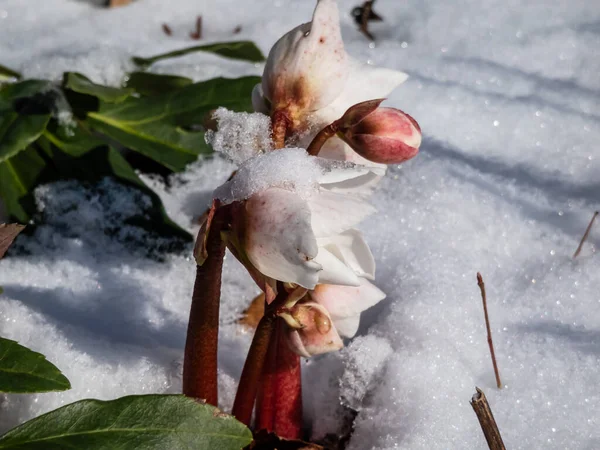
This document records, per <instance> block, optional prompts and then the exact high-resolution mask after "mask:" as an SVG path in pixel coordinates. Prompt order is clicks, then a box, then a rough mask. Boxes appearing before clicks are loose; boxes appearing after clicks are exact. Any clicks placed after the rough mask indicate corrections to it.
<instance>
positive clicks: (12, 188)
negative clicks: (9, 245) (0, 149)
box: [0, 146, 58, 223]
mask: <svg viewBox="0 0 600 450" xmlns="http://www.w3.org/2000/svg"><path fill="white" fill-rule="evenodd" d="M57 178H58V175H57V174H56V172H55V171H54V170H53V169H52V167H51V166H47V165H46V161H45V160H44V159H43V158H42V157H41V156H40V155H39V153H38V152H37V150H36V149H35V148H34V147H33V146H29V147H27V148H26V149H25V150H23V151H22V152H19V153H18V154H17V155H15V156H13V157H12V158H10V159H7V160H6V161H4V162H2V163H0V197H2V200H3V201H4V206H5V208H6V212H7V213H8V215H9V217H12V218H14V219H16V220H18V221H19V222H21V223H26V222H28V221H29V220H30V218H31V216H32V214H33V213H34V212H35V211H36V206H35V201H34V198H33V190H34V189H35V187H36V186H38V185H39V184H42V183H45V182H49V181H53V180H55V179H57Z"/></svg>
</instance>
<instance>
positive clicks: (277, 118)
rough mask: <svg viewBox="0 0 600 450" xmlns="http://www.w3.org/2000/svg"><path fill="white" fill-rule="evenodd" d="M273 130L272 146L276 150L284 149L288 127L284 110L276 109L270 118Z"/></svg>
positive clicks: (287, 117) (288, 120)
mask: <svg viewBox="0 0 600 450" xmlns="http://www.w3.org/2000/svg"><path fill="white" fill-rule="evenodd" d="M271 125H272V128H273V136H272V139H273V145H274V147H275V148H276V149H278V148H284V147H285V136H286V134H287V130H288V127H289V125H290V118H289V116H288V112H287V111H286V110H285V109H278V110H276V111H275V112H274V113H273V116H272V117H271Z"/></svg>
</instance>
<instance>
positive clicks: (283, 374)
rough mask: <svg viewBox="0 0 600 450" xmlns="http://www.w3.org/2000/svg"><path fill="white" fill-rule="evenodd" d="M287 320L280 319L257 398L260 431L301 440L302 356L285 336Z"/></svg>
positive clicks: (258, 427) (257, 418) (257, 419)
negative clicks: (290, 345)
mask: <svg viewBox="0 0 600 450" xmlns="http://www.w3.org/2000/svg"><path fill="white" fill-rule="evenodd" d="M285 326H286V325H285V323H284V321H283V319H277V324H276V329H275V333H274V334H273V337H272V339H271V342H270V344H269V352H268V356H267V361H266V363H265V367H264V370H263V376H262V379H261V384H260V387H259V391H258V396H257V399H256V423H255V428H256V429H257V430H261V429H266V430H267V431H269V432H274V433H275V434H277V435H278V436H279V437H282V438H284V439H299V438H300V435H301V431H302V378H301V367H300V357H299V356H298V355H296V354H295V353H293V352H292V351H291V350H290V348H289V346H288V344H287V342H286V340H285V336H284V332H285V331H284V328H285Z"/></svg>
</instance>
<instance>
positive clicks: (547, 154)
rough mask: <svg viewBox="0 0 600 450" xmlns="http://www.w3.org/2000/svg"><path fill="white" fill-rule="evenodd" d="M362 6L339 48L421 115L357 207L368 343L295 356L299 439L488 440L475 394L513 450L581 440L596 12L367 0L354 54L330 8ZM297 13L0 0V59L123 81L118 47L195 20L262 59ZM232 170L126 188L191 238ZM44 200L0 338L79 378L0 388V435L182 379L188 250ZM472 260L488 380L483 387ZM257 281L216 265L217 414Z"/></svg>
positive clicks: (14, 272)
mask: <svg viewBox="0 0 600 450" xmlns="http://www.w3.org/2000/svg"><path fill="white" fill-rule="evenodd" d="M358 3H360V2H358V1H350V0H343V1H340V5H341V6H340V7H341V11H342V22H343V23H342V26H343V29H342V32H343V35H344V38H345V41H346V46H347V49H348V51H349V53H351V54H352V55H353V56H354V57H356V58H358V59H360V60H361V61H363V62H368V63H370V64H375V65H379V66H385V67H389V68H395V69H398V70H403V71H405V72H407V73H408V74H409V75H410V78H409V80H408V81H407V82H406V83H404V84H403V85H402V86H401V87H400V88H399V89H397V90H396V91H395V92H394V93H393V94H392V95H391V96H390V98H389V100H388V101H387V104H389V105H391V106H395V107H398V108H400V109H402V110H404V111H406V112H407V113H409V114H411V116H413V117H415V118H416V119H417V121H418V122H419V124H420V125H421V128H422V130H423V133H424V140H423V144H422V146H421V152H420V154H419V155H418V156H417V157H416V158H414V159H413V160H411V161H409V162H407V163H404V164H402V165H401V166H396V167H392V168H390V170H389V171H388V174H387V175H386V177H385V179H384V180H383V182H382V184H381V185H380V186H379V187H378V188H377V190H376V192H375V194H374V196H373V197H372V202H373V204H374V206H376V207H377V208H378V210H379V212H378V214H375V215H373V216H371V217H370V218H369V219H368V220H367V221H365V222H364V223H363V224H362V226H361V228H362V230H363V232H364V234H365V237H366V239H367V241H368V242H369V244H370V246H371V248H372V250H373V253H374V255H375V259H376V261H377V264H378V266H377V279H376V283H377V285H378V286H379V287H380V288H381V289H382V290H383V291H384V292H386V294H387V299H386V300H385V301H384V302H382V304H380V305H378V306H376V307H374V308H373V309H372V310H370V311H368V312H367V313H366V314H364V316H363V320H362V326H361V331H360V334H361V335H362V336H359V337H358V338H355V340H354V341H352V342H351V343H350V345H349V346H348V347H346V348H345V349H344V350H343V352H342V353H341V354H340V353H337V354H329V355H325V356H323V357H319V358H315V359H313V360H310V361H309V362H307V363H306V364H305V367H304V369H305V370H304V382H305V403H306V407H305V409H306V411H305V416H306V419H307V421H308V426H309V428H310V429H312V431H313V433H314V435H315V436H324V435H325V434H328V433H334V434H335V433H338V432H340V431H341V429H342V428H343V426H344V422H345V421H346V420H347V418H348V417H349V411H348V409H347V407H348V406H352V407H353V408H355V409H356V410H357V411H358V413H357V415H356V420H355V428H354V432H353V435H352V438H351V440H350V444H349V448H350V449H356V450H358V449H360V450H363V449H377V450H383V449H386V450H387V449H393V448H407V449H446V448H464V449H468V448H486V447H485V446H486V444H485V441H484V438H483V435H482V433H481V430H480V429H479V424H478V422H477V419H476V417H475V414H474V413H473V411H472V409H471V407H470V405H469V400H470V399H471V397H472V395H473V393H474V392H475V389H474V388H475V386H479V387H480V388H481V389H483V391H484V392H485V394H486V396H487V397H488V400H489V402H490V404H491V407H492V409H493V412H494V416H495V418H496V421H497V423H498V426H499V428H500V430H501V432H502V435H503V438H504V441H505V444H506V446H507V448H511V449H528V448H547V449H559V448H560V449H563V448H572V449H575V448H597V447H599V446H600V427H599V422H600V415H599V414H598V411H599V410H600V394H599V393H598V389H597V386H598V385H600V371H598V367H599V363H600V361H599V360H600V350H599V349H600V308H599V302H600V297H599V295H598V283H599V282H600V274H599V272H598V258H597V257H598V255H597V254H596V249H597V248H598V245H599V243H600V238H598V235H599V234H598V230H597V229H596V228H594V229H593V230H592V232H591V234H590V238H589V240H588V242H587V244H586V245H585V246H584V249H583V251H582V253H581V255H580V256H579V257H578V258H577V259H576V260H572V258H571V255H572V254H573V252H574V250H575V248H576V247H577V245H578V243H579V239H580V238H581V235H582V234H583V231H584V230H585V227H586V226H587V223H588V221H589V219H590V218H591V216H592V213H593V211H594V210H597V209H598V208H599V206H600V205H599V203H600V199H599V192H600V184H599V182H598V173H599V172H600V154H599V152H598V149H597V145H598V142H599V138H600V124H599V120H598V119H599V115H598V113H597V104H598V101H599V100H600V79H599V78H598V76H597V74H598V73H599V71H600V50H598V49H600V28H599V25H598V24H599V23H600V7H599V6H598V4H597V3H596V2H590V1H584V0H575V1H572V2H568V3H560V2H558V3H557V2H551V1H549V0H533V1H531V2H520V1H519V2H518V1H516V0H509V1H506V0H504V1H499V0H481V1H472V0H471V1H467V0H461V1H458V2H451V3H449V2H443V1H440V0H432V1H430V2H426V3H425V2H419V1H416V0H408V1H403V2H397V1H392V0H379V1H378V2H377V3H376V8H375V9H376V10H377V11H378V13H379V14H381V15H383V16H384V18H385V21H384V22H383V23H381V24H374V25H373V27H372V31H373V33H374V34H375V35H376V37H377V38H378V40H377V42H376V43H375V44H374V45H369V43H368V42H367V41H366V40H365V38H364V37H363V36H362V35H360V34H359V33H358V32H357V31H356V29H355V25H354V23H353V20H352V18H351V17H350V15H349V14H348V13H349V11H350V10H351V8H352V7H353V6H355V5H356V4H358ZM313 6H314V3H313V2H312V1H298V0H276V1H272V2H240V1H236V0H223V1H221V2H208V1H199V0H193V1H192V0H179V1H173V2H164V1H160V0H138V1H137V2H135V3H134V4H132V5H130V6H127V7H124V8H120V9H114V10H104V9H97V8H94V7H92V6H90V5H89V4H86V3H84V2H75V1H68V0H47V1H44V2H22V0H5V1H4V2H2V4H1V5H0V55H1V58H0V59H1V61H0V63H2V64H3V65H6V66H8V67H11V68H14V69H16V70H20V71H22V72H23V73H24V74H25V76H27V77H34V76H40V77H42V76H43V77H51V78H54V79H58V78H60V75H61V73H62V71H65V70H77V71H80V72H82V73H84V74H85V75H86V76H89V77H90V78H91V79H92V80H93V81H96V82H106V83H111V84H114V85H117V84H119V82H120V81H121V80H122V79H123V76H124V74H125V72H126V71H128V70H132V68H133V67H132V65H131V63H130V61H129V57H130V56H131V55H136V56H151V55H154V54H158V53H161V52H163V51H168V50H173V49H176V48H181V47H183V46H186V45H192V44H193V43H195V42H193V41H190V40H189V38H188V36H187V35H188V32H189V31H191V30H192V28H193V22H194V20H193V18H194V17H195V16H196V15H197V14H202V15H203V18H204V21H203V22H204V24H205V25H204V27H205V28H204V35H205V36H206V39H207V42H212V41H220V40H232V39H252V40H255V41H256V42H257V44H258V45H259V46H260V47H261V48H262V49H263V51H265V52H267V51H268V49H269V47H270V46H271V45H272V44H273V43H274V42H275V41H276V40H277V39H278V37H279V36H281V35H282V34H283V33H284V32H286V31H287V30H289V29H291V28H293V27H294V26H296V25H298V24H299V23H301V22H304V21H307V20H308V19H309V18H310V17H311V14H312V8H313ZM162 23H167V24H169V26H170V27H171V28H172V29H173V30H174V35H173V36H172V37H168V36H166V35H165V34H164V33H163V32H162V30H161V25H162ZM237 25H241V26H242V30H241V32H240V33H239V34H237V35H234V34H233V29H234V28H235V27H236V26H237ZM23 43H26V45H24V44H23ZM152 70H154V71H157V72H160V73H172V74H179V75H185V76H190V77H192V78H194V79H196V80H200V79H207V78H211V77H214V76H241V75H248V74H254V75H256V74H260V73H261V66H260V65H253V64H247V63H243V62H239V61H233V60H225V59H221V58H218V57H216V56H214V55H208V54H206V55H205V54H194V55H188V56H185V57H182V58H177V59H172V60H165V61H161V62H160V63H157V64H156V67H154V66H153V68H152ZM234 168H235V166H233V165H232V164H231V163H229V162H226V161H224V160H223V159H222V158H219V157H214V158H206V159H204V160H202V161H199V162H197V163H195V164H193V165H191V166H190V168H189V169H188V170H187V171H186V172H184V173H183V174H179V175H176V176H174V177H173V178H172V180H170V183H169V184H168V185H166V184H164V183H163V182H162V181H161V180H160V179H154V178H150V177H144V179H145V180H147V181H148V182H149V184H150V185H151V186H152V187H153V188H154V189H155V190H156V191H157V192H158V193H159V195H160V196H161V197H162V198H163V200H164V202H165V204H166V208H167V211H168V212H169V214H170V216H171V217H172V218H173V219H174V220H176V221H177V222H178V223H179V224H181V225H182V226H184V227H186V228H188V229H189V230H190V231H194V232H195V231H196V230H197V225H196V222H195V220H196V218H197V217H198V216H199V215H200V214H202V212H203V211H204V209H205V208H206V205H207V203H208V202H209V200H210V197H211V193H212V191H213V189H214V188H215V187H217V186H218V185H220V184H222V183H223V182H224V181H225V180H226V179H227V178H228V176H229V175H230V174H231V171H232V170H233V169H234ZM38 199H39V201H40V202H41V204H43V205H44V211H45V213H46V214H47V215H48V217H49V219H48V222H47V224H46V225H44V226H42V227H39V228H38V229H37V230H36V232H35V234H34V235H33V236H31V237H29V236H21V237H19V239H18V243H19V246H21V247H22V248H25V249H27V250H28V253H26V254H20V255H18V256H12V257H10V258H7V259H5V260H3V261H2V262H0V285H2V286H3V287H4V289H5V293H4V294H2V295H1V296H0V334H1V335H2V336H4V337H7V338H10V339H16V340H18V341H19V342H20V343H22V344H23V345H26V346H29V347H31V348H33V349H35V350H36V351H40V352H42V353H44V354H45V355H47V357H48V358H49V359H50V360H51V361H53V362H54V363H56V365H57V366H58V367H59V368H61V369H62V370H63V371H64V372H65V374H66V375H67V377H68V378H69V379H70V380H71V382H72V384H73V389H72V390H70V391H66V392H64V393H49V394H40V395H28V396H16V395H7V396H4V400H3V401H2V403H1V414H0V417H1V419H0V424H1V427H2V429H7V428H9V427H10V426H13V425H14V424H16V423H19V422H21V421H23V420H26V419H28V418H30V417H33V416H36V415H39V414H41V413H42V412H45V411H48V410H50V409H53V408H55V407H57V406H60V405H62V404H65V403H68V402H71V401H74V400H76V399H80V398H86V397H95V398H103V399H106V398H114V397H118V396H121V395H125V394H132V393H141V392H178V391H180V388H181V380H180V372H181V366H180V365H181V360H182V351H183V345H184V338H185V329H186V320H187V314H188V310H189V299H190V295H191V287H192V283H193V274H194V267H193V260H192V258H191V247H190V248H188V249H187V250H185V251H183V252H167V253H164V252H161V251H151V252H144V251H143V248H145V247H144V245H145V246H146V247H148V248H152V249H157V248H158V249H161V248H163V247H162V245H165V243H161V242H160V240H158V241H157V238H155V237H152V236H148V235H147V234H146V233H145V232H144V231H143V230H139V229H137V230H136V229H132V228H131V226H130V225H127V224H125V223H124V221H125V220H126V218H127V217H128V215H129V214H132V213H133V212H135V211H136V209H137V208H143V207H144V204H145V202H144V200H143V199H141V198H137V197H136V194H134V193H132V192H129V191H127V190H126V189H123V188H118V187H116V186H112V187H111V186H110V182H108V181H104V182H102V183H101V184H100V185H99V187H95V188H90V187H85V186H78V185H76V184H75V183H66V184H59V185H55V186H49V187H45V188H41V189H40V190H39V191H38ZM90 199H93V201H90ZM113 203H114V206H113ZM75 204H78V205H79V206H78V207H77V208H76V209H70V210H69V209H68V208H66V206H67V205H75ZM117 206H118V207H117ZM78 222H80V226H79V225H78V226H73V225H74V224H75V223H78ZM596 226H598V224H596ZM140 240H141V241H142V242H144V244H139V241H140ZM157 254H160V255H161V257H158V256H157ZM478 271H479V272H481V273H482V275H483V278H484V280H485V283H486V287H487V292H488V309H489V313H490V320H491V326H492V333H493V336H494V342H495V344H496V356H497V359H498V364H499V367H500V375H501V377H502V380H503V384H504V388H503V389H502V390H497V389H496V388H495V381H494V375H493V372H492V367H491V361H490V357H489V351H488V347H487V342H486V335H485V324H484V321H483V312H482V306H481V299H480V295H479V289H478V287H477V283H476V278H475V275H476V272H478ZM255 294H256V289H255V288H254V286H253V284H252V282H251V280H250V279H249V278H248V276H247V275H246V274H245V273H244V270H243V268H241V267H240V265H239V264H237V262H235V261H234V260H233V258H232V257H230V256H229V257H228V258H227V261H226V268H225V272H224V287H223V311H222V324H223V325H222V330H221V352H220V363H221V370H222V373H221V378H220V381H221V385H222V389H221V397H222V398H221V401H222V403H223V406H224V409H228V408H229V407H230V405H231V401H232V398H233V390H234V388H235V382H236V380H237V377H239V373H240V371H241V367H242V364H243V360H244V357H245V353H246V351H247V348H248V345H249V342H250V339H251V334H250V333H249V332H247V331H245V330H243V329H242V328H240V327H238V326H237V325H236V323H235V321H236V319H237V318H238V317H239V314H240V313H241V311H243V310H244V309H245V307H246V305H247V302H248V301H250V299H251V298H253V296H254V295H255ZM371 364H376V366H377V367H376V368H375V367H371V366H370V365H371ZM352 380H356V381H352ZM348 399H352V400H351V402H350V403H349V402H348V401H349V400H348ZM350 416H351V414H350Z"/></svg>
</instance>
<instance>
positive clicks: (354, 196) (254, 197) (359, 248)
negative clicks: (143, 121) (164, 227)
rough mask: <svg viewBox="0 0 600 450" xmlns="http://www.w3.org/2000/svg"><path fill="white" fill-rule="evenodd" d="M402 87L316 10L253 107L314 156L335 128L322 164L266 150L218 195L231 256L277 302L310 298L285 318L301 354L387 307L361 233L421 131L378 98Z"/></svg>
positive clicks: (287, 41) (300, 153) (325, 11)
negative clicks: (386, 176) (385, 179)
mask: <svg viewBox="0 0 600 450" xmlns="http://www.w3.org/2000/svg"><path fill="white" fill-rule="evenodd" d="M406 78H407V76H406V75H405V74H404V73H401V72H396V71H392V70H388V69H380V68H373V67H370V66H364V65H361V64H359V63H358V62H356V61H354V60H352V58H351V57H350V56H349V55H348V54H347V53H346V51H345V49H344V45H343V42H342V38H341V33H340V27H339V17H338V9H337V4H336V1H335V0H319V2H318V4H317V7H316V9H315V12H314V15H313V18H312V21H311V22H310V23H306V24H303V25H300V26H299V27H297V28H295V29H293V30H292V31H290V32H289V33H287V34H286V35H284V36H283V37H282V38H281V39H280V40H279V41H278V42H277V43H276V44H275V45H274V47H273V48H272V50H271V52H270V53H269V57H268V60H267V64H266V67H265V71H264V74H263V78H262V83H261V84H259V85H257V86H256V87H255V89H254V92H253V103H254V106H255V109H256V110H257V111H258V112H262V113H264V114H268V115H269V116H271V117H273V118H275V117H283V120H284V121H285V136H284V139H286V140H287V141H288V142H290V141H291V142H296V143H297V145H300V146H302V145H303V146H304V148H309V149H310V145H308V144H310V142H311V141H312V142H315V137H316V136H317V135H318V133H316V132H315V131H319V130H321V129H326V128H327V126H329V127H330V128H331V129H332V131H331V133H330V134H329V135H327V136H325V138H323V142H322V143H321V145H320V148H319V149H318V150H317V151H314V152H312V153H313V154H316V153H318V156H309V155H308V153H307V152H306V151H305V150H304V149H302V148H294V149H291V148H283V149H277V150H274V151H270V152H266V153H263V152H258V153H257V154H256V156H253V157H251V158H249V159H247V160H246V161H243V162H242V163H241V165H240V167H239V169H238V170H237V172H236V173H235V175H234V176H233V177H232V178H231V179H230V180H229V181H228V182H227V183H225V185H223V186H221V187H219V188H218V189H217V190H216V193H215V197H216V198H217V199H218V200H220V201H221V203H222V204H223V203H230V202H238V204H237V206H236V207H235V208H234V213H233V219H232V224H233V226H232V230H231V231H230V232H229V233H228V237H227V242H228V247H229V248H230V250H231V251H232V253H234V255H236V257H237V258H238V259H239V260H240V261H242V263H243V264H244V265H245V266H246V267H247V268H248V270H249V271H250V273H251V274H252V275H253V277H254V279H255V280H256V281H257V283H258V284H259V286H261V287H262V288H266V287H270V288H271V289H272V290H273V292H275V291H276V282H277V281H279V282H282V283H284V284H285V285H287V286H291V288H293V287H295V286H301V287H304V288H305V289H306V290H307V292H306V295H305V296H304V297H303V298H301V299H296V300H295V301H294V302H287V303H286V304H285V305H284V307H283V308H282V309H281V311H282V312H281V313H280V316H281V317H283V318H284V319H285V320H286V323H287V324H288V326H289V328H288V333H287V337H288V341H289V344H290V346H291V348H292V349H293V350H294V351H295V352H296V353H298V354H299V355H302V356H305V357H309V356H311V355H315V354H319V353H324V352H328V351H332V350H337V349H339V348H341V347H342V340H341V337H352V336H354V334H355V333H356V331H357V329H358V324H359V317H360V313H361V312H362V311H364V310H365V309H367V308H369V307H371V306H372V305H374V304H375V303H377V302H379V301H380V300H382V299H383V298H384V297H385V294H384V293H383V292H382V291H381V290H379V289H378V288H377V287H375V286H374V285H373V284H372V283H371V282H370V280H373V279H374V277H375V262H374V259H373V255H372V254H371V251H370V250H369V247H368V245H367V243H366V242H365V240H364V238H363V236H362V234H361V233H360V231H358V230H357V229H355V228H353V227H354V226H355V225H356V224H357V223H358V222H360V221H361V220H362V219H363V218H364V217H366V216H367V215H368V214H370V213H372V212H373V208H372V207H371V206H370V204H369V203H368V202H367V200H366V197H367V196H368V195H369V193H370V191H371V188H372V187H373V185H374V182H376V181H377V180H378V179H379V178H380V176H381V174H383V173H384V171H385V166H383V167H382V165H381V163H383V164H389V163H397V162H401V161H403V160H406V159H409V158H411V157H413V156H415V155H416V153H417V152H418V147H419V144H420V141H421V134H420V129H419V126H418V124H417V123H416V121H415V120H414V119H412V118H411V117H410V116H408V115H407V114H404V113H403V112H401V111H399V110H397V109H393V108H383V107H380V106H379V104H380V103H381V100H376V101H373V100H372V99H373V98H379V97H382V96H384V95H387V94H388V93H389V91H390V90H392V89H393V88H395V87H396V86H397V85H398V84H400V83H402V82H403V81H404V80H405V79H406ZM332 125H333V127H332ZM275 128H277V127H276V125H274V126H273V129H275ZM246 153H247V152H246ZM229 156H230V157H231V155H229ZM236 160H237V161H239V160H240V158H236ZM336 160H337V161H340V162H335V161H336ZM291 288H289V289H291ZM273 299H274V295H272V296H270V297H269V296H268V297H267V301H268V302H269V303H270V302H271V301H272V300H273Z"/></svg>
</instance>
